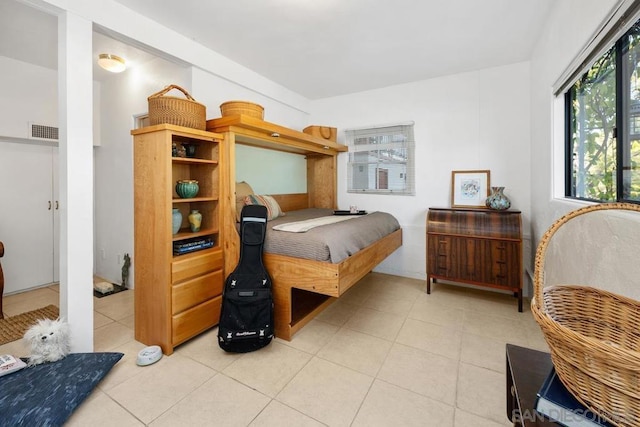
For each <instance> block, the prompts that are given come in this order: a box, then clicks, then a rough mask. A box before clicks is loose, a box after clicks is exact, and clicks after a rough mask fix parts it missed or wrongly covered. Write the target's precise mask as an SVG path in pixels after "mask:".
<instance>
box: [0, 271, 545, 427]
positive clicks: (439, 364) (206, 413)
mask: <svg viewBox="0 0 640 427" xmlns="http://www.w3.org/2000/svg"><path fill="white" fill-rule="evenodd" d="M425 288H426V284H425V282H424V281H420V280H414V279H408V278H403V277H397V276H389V275H385V274H380V273H370V274H369V275H367V276H366V277H365V278H364V279H362V280H361V281H360V282H359V283H358V284H357V285H356V286H354V287H353V288H352V289H351V290H350V291H349V292H348V293H347V294H345V295H344V296H343V297H342V298H340V299H339V300H338V301H337V302H335V303H334V304H333V305H331V306H330V307H329V308H328V309H327V310H325V311H324V312H323V313H322V314H320V315H319V316H318V317H317V318H316V319H315V320H313V321H312V322H310V323H309V324H308V325H307V326H305V327H304V328H303V329H302V330H301V331H300V332H299V333H298V334H296V336H295V337H294V338H293V340H292V341H291V342H288V341H284V340H280V339H276V340H275V341H274V342H272V343H271V344H270V345H269V346H268V347H265V348H263V349H261V350H260V351H257V352H254V353H247V354H229V353H225V352H223V351H222V350H220V348H219V347H218V344H217V341H216V334H217V329H215V328H214V329H212V330H210V331H208V332H206V333H204V334H202V335H200V336H199V337H197V338H195V339H193V340H191V341H189V342H187V343H185V344H183V345H181V346H179V347H177V349H176V351H175V352H174V354H173V355H171V356H168V357H167V356H165V357H163V358H162V359H161V360H160V361H159V362H158V363H156V364H154V365H151V366H147V367H139V366H137V365H136V364H135V361H136V355H137V353H138V351H140V349H142V348H143V347H145V345H144V344H142V343H139V342H136V341H135V339H134V332H133V327H134V316H133V311H134V304H133V295H134V291H125V292H121V293H118V294H114V295H110V296H108V297H104V298H99V299H98V298H96V299H94V310H95V315H94V327H95V332H94V347H95V351H117V352H122V353H124V354H125V356H124V357H123V358H122V359H121V360H120V362H119V363H118V364H117V365H116V366H115V367H114V368H113V370H112V371H111V372H110V373H109V375H107V377H106V378H105V379H104V380H103V381H102V382H101V383H100V385H99V387H98V388H97V389H96V390H95V391H94V392H93V393H92V395H91V396H90V397H89V398H88V399H87V400H86V401H85V402H84V403H83V404H82V405H81V406H80V407H79V409H78V410H77V411H76V412H75V413H74V414H73V415H72V417H71V418H70V419H69V421H68V423H67V425H68V426H87V425H91V426H118V427H125V426H140V425H150V426H209V425H211V426H213V425H220V426H283V425H289V426H322V425H328V426H421V427H423V426H437V427H446V426H456V427H458V426H474V427H483V426H487V427H489V426H510V425H511V423H509V421H508V420H507V417H506V408H505V344H506V343H513V344H517V345H521V346H525V347H530V348H535V349H540V350H545V351H548V347H547V345H546V343H545V342H544V339H543V337H542V334H541V332H540V329H539V328H538V326H537V324H536V323H535V321H534V320H533V317H532V315H531V311H530V309H529V307H528V304H527V303H525V311H524V313H518V311H517V302H516V300H515V298H513V297H512V296H510V295H504V294H499V293H495V292H489V291H482V290H473V289H468V288H463V287H459V286H447V285H441V284H434V285H433V288H432V293H431V295H427V294H426V293H425ZM48 304H58V288H57V287H56V286H51V287H45V288H41V289H37V290H34V291H30V292H26V293H22V294H17V295H11V296H8V297H6V298H5V315H9V316H11V315H15V314H19V313H21V312H24V311H28V310H32V309H35V308H39V307H42V306H45V305H48ZM4 353H10V354H14V355H17V356H26V355H27V351H26V347H24V345H23V344H22V342H21V341H16V342H13V343H9V344H5V345H3V346H0V354H4Z"/></svg>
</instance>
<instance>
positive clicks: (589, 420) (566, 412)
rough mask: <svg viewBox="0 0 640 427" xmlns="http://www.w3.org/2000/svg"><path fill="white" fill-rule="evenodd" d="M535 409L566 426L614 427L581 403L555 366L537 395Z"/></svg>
mask: <svg viewBox="0 0 640 427" xmlns="http://www.w3.org/2000/svg"><path fill="white" fill-rule="evenodd" d="M535 409H536V411H538V412H539V413H541V414H543V415H545V416H547V417H549V418H550V419H551V420H553V421H555V422H557V423H558V424H560V425H563V426H566V427H614V425H613V424H611V423H609V422H608V421H607V420H605V419H604V418H602V417H600V416H599V415H598V414H596V413H594V412H593V411H591V410H590V409H589V408H587V407H586V406H584V405H583V404H582V403H580V402H579V401H578V399H576V398H575V396H574V395H573V394H571V392H570V391H569V390H567V388H566V387H565V385H564V384H562V381H560V378H559V377H558V375H557V374H556V370H555V368H551V372H549V375H548V376H547V378H546V379H545V381H544V383H543V384H542V387H541V388H540V391H539V392H538V394H537V396H536V405H535Z"/></svg>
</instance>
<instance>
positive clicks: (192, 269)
mask: <svg viewBox="0 0 640 427" xmlns="http://www.w3.org/2000/svg"><path fill="white" fill-rule="evenodd" d="M201 252H202V253H200V252H196V253H193V254H189V255H182V256H181V257H180V258H178V259H175V260H174V261H173V262H172V263H171V283H177V282H180V281H182V280H186V279H189V278H191V277H196V276H200V275H202V274H204V273H208V272H210V271H213V270H218V269H221V268H222V264H223V260H222V251H221V250H214V251H206V250H205V251H201Z"/></svg>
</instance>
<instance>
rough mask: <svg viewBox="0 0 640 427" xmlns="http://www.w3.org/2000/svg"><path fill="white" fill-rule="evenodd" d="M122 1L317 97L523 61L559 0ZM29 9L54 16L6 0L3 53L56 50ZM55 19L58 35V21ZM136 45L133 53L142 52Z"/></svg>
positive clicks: (1, 20) (0, 19)
mask: <svg viewBox="0 0 640 427" xmlns="http://www.w3.org/2000/svg"><path fill="white" fill-rule="evenodd" d="M116 1H118V2H119V3H121V4H122V5H124V6H126V7H128V8H130V9H132V10H135V11H137V12H139V13H142V14H144V15H147V16H148V17H150V18H151V19H153V20H155V21H157V22H159V23H161V24H162V25H164V26H166V27H169V28H172V29H174V30H176V31H177V32H180V33H182V34H184V35H185V36H187V37H189V38H191V39H193V40H195V41H197V42H199V43H201V44H203V45H205V46H207V47H209V48H211V49H213V50H215V51H216V52H218V53H220V54H222V55H224V56H226V57H228V58H229V59H231V60H233V61H235V62H237V63H239V64H242V65H244V66H246V67H248V68H250V69H252V70H253V71H255V72H257V73H259V74H261V75H263V76H265V77H267V78H269V79H271V80H273V81H275V82H277V83H279V84H281V85H282V86H284V87H287V88H289V89H291V90H293V91H294V92H297V93H299V94H301V95H303V96H305V97H307V98H309V99H318V98H324V97H329V96H335V95H341V94H346V93H353V92H359V91H363V90H368V89H375V88H380V87H386V86H390V85H394V84H400V83H407V82H411V81H417V80H423V79H428V78H433V77H438V76H443V75H448V74H454V73H460V72H465V71H472V70H477V69H482V68H487V67H493V66H499V65H506V64H511V63H515V62H520V61H525V60H527V59H529V57H530V55H531V50H532V48H533V46H534V43H535V41H536V40H537V38H538V36H539V35H540V34H539V33H540V31H541V29H542V27H543V23H544V20H545V19H546V17H547V15H548V13H549V10H550V8H551V7H552V4H553V0H259V1H256V0H233V1H222V0H209V1H202V0H180V1H175V0H116ZM16 5H18V6H16ZM25 10H26V11H25ZM29 10H30V11H31V15H34V14H35V15H36V17H38V15H44V18H47V15H45V14H43V13H42V12H38V11H35V10H33V9H30V8H27V7H26V6H23V5H20V4H19V3H16V2H14V1H13V0H0V55H3V56H11V57H17V59H21V58H20V56H21V55H22V56H25V55H26V53H29V52H33V51H37V52H39V53H38V55H39V58H40V60H44V58H45V57H46V56H50V55H51V53H50V52H51V51H53V52H54V53H55V47H54V48H53V49H48V50H47V49H46V45H47V44H48V43H46V42H48V41H51V40H50V39H51V37H50V36H49V37H48V38H46V36H45V38H43V37H42V34H40V33H41V32H44V30H45V29H46V28H47V27H46V25H45V26H38V27H35V28H37V29H38V30H37V31H33V28H34V27H33V25H39V24H33V22H31V21H29V19H33V16H31V17H30V14H29V13H27V11H29ZM39 18H40V19H42V18H43V17H42V16H40V17H39ZM48 18H51V17H48ZM45 21H46V19H45ZM51 22H53V24H48V25H53V31H54V33H53V34H54V36H53V39H54V41H55V20H53V21H51ZM25 28H26V29H31V31H28V30H27V31H25ZM23 33H28V34H27V35H26V36H24V35H22V34H23ZM43 40H44V41H45V43H43ZM114 42H115V41H114V40H113V39H110V38H108V37H104V36H101V35H98V36H94V50H95V51H96V52H98V51H104V50H101V49H102V46H101V45H100V44H101V43H114ZM117 43H119V42H117ZM25 44H28V46H27V47H28V48H25V46H24V45H25ZM54 46H55V45H54ZM128 48H129V49H131V50H132V53H131V54H133V55H136V54H137V55H143V54H144V53H143V52H139V51H137V49H134V48H132V47H128ZM7 52H11V54H9V53H7ZM21 60H24V61H28V62H34V60H33V59H32V60H27V59H25V58H22V59H21ZM54 64H55V54H54Z"/></svg>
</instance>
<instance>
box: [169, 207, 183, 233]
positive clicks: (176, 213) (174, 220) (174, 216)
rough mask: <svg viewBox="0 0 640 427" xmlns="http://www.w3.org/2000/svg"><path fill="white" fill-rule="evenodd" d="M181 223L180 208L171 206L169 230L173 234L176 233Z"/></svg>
mask: <svg viewBox="0 0 640 427" xmlns="http://www.w3.org/2000/svg"><path fill="white" fill-rule="evenodd" d="M181 225H182V214H181V213H180V209H178V208H173V211H172V212H171V227H172V228H171V231H172V232H173V234H178V231H180V226H181Z"/></svg>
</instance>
